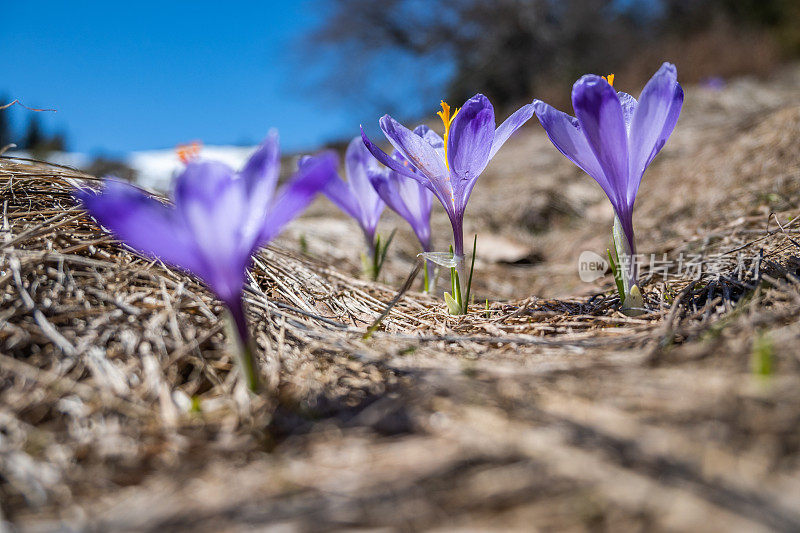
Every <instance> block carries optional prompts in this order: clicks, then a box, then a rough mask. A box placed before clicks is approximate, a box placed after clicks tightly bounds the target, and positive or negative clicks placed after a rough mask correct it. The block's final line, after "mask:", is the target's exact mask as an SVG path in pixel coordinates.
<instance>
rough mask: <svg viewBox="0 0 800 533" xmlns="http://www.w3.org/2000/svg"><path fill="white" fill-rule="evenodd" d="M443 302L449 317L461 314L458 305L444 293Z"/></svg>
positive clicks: (448, 294) (447, 293)
mask: <svg viewBox="0 0 800 533" xmlns="http://www.w3.org/2000/svg"><path fill="white" fill-rule="evenodd" d="M444 302H445V303H446V304H447V309H448V310H449V311H450V314H451V315H460V314H462V313H461V306H460V305H458V302H456V301H455V300H454V299H453V297H452V296H450V293H449V292H446V293H444Z"/></svg>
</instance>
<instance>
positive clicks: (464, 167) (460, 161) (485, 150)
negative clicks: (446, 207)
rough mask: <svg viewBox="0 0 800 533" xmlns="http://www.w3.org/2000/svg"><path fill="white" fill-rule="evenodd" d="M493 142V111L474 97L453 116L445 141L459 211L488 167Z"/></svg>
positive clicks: (481, 99)
mask: <svg viewBox="0 0 800 533" xmlns="http://www.w3.org/2000/svg"><path fill="white" fill-rule="evenodd" d="M493 140H494V108H493V107H492V104H491V103H490V102H489V99H488V98H486V97H485V96H483V95H482V94H476V95H475V96H473V97H472V98H470V99H469V100H467V101H466V103H465V104H464V106H463V107H462V108H461V110H460V111H459V112H458V114H457V115H456V116H455V118H454V119H453V123H452V124H451V125H450V133H449V135H448V137H447V158H448V159H449V162H450V170H451V171H452V173H453V174H455V178H456V179H455V180H454V183H453V184H452V186H453V190H454V192H455V196H456V203H457V205H458V206H459V209H463V208H464V207H465V206H466V204H467V200H468V198H469V193H470V192H471V191H472V187H473V186H474V184H475V180H477V179H478V176H480V174H481V172H483V169H485V168H486V165H487V164H488V163H489V153H490V152H491V149H492V141H493Z"/></svg>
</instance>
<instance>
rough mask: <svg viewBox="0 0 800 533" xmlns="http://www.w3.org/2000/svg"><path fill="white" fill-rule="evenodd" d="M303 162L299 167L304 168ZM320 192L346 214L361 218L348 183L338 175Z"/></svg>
mask: <svg viewBox="0 0 800 533" xmlns="http://www.w3.org/2000/svg"><path fill="white" fill-rule="evenodd" d="M306 164H308V163H305V164H304V165H303V167H301V169H303V168H305V165H306ZM322 193H323V194H324V195H325V196H327V197H328V199H329V200H330V201H331V202H333V203H334V204H335V205H336V207H338V208H339V209H341V210H342V211H344V212H345V213H346V214H347V215H348V216H350V217H352V218H355V219H356V220H360V219H361V206H360V205H359V204H358V200H356V198H355V196H354V195H353V192H352V191H351V189H350V187H349V186H348V184H347V183H346V182H345V181H344V180H343V179H342V178H340V177H339V176H337V177H336V179H332V180H330V181H329V182H328V183H327V184H326V185H325V187H323V189H322Z"/></svg>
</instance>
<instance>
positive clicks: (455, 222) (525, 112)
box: [361, 94, 533, 283]
mask: <svg viewBox="0 0 800 533" xmlns="http://www.w3.org/2000/svg"><path fill="white" fill-rule="evenodd" d="M439 116H440V117H441V118H442V122H443V123H444V138H442V137H439V135H437V134H436V133H434V132H433V131H432V130H430V129H427V128H426V129H424V130H419V129H418V130H417V131H411V130H409V129H408V128H406V127H404V126H403V125H401V124H400V123H399V122H397V121H396V120H394V119H393V118H392V117H390V116H389V115H384V116H383V117H382V118H381V119H380V126H381V130H383V133H384V135H386V138H387V139H388V140H389V142H390V143H391V144H392V146H394V148H395V149H396V150H397V151H398V152H399V153H400V155H402V156H403V158H405V160H407V161H408V162H409V163H410V164H411V166H405V165H404V164H403V163H401V162H400V161H399V160H397V159H395V158H393V157H390V156H389V155H387V154H386V153H385V152H383V151H382V150H381V149H380V148H378V147H377V146H375V144H373V143H372V141H370V140H369V138H367V136H366V134H365V133H364V129H363V128H362V129H361V138H362V139H363V141H364V144H365V145H366V147H367V148H368V149H369V151H370V152H371V153H372V155H374V156H375V158H376V159H377V160H378V161H380V162H381V163H383V164H384V165H386V166H387V167H389V168H390V169H392V170H394V171H395V172H397V173H398V174H400V175H401V176H405V177H407V178H411V179H413V180H416V181H418V182H419V183H421V184H423V185H424V186H426V187H427V188H428V189H430V191H431V192H432V193H433V195H434V196H436V198H437V199H438V200H439V202H441V204H442V206H443V207H444V209H445V211H446V212H447V216H448V217H449V218H450V224H451V225H452V227H453V251H454V254H455V260H456V263H457V265H458V270H459V277H460V279H461V280H462V283H463V280H464V275H463V263H464V210H465V209H466V207H467V202H468V201H469V197H470V194H471V193H472V189H473V188H474V187H475V183H476V182H477V180H478V177H480V175H481V172H483V170H484V169H485V168H486V165H487V164H488V163H489V160H490V159H491V158H492V157H494V155H495V154H496V153H497V151H498V150H499V149H500V147H501V146H502V145H503V144H504V143H505V142H506V141H507V140H508V138H509V137H510V136H511V134H513V133H514V132H515V131H516V130H517V129H518V128H519V127H520V126H522V125H523V124H524V123H525V122H527V121H528V119H530V118H531V117H532V116H533V105H531V104H528V105H526V106H523V107H522V108H521V109H519V110H518V111H516V112H515V113H514V114H513V115H511V116H510V117H509V118H508V119H507V120H506V121H505V122H503V123H502V124H501V125H500V127H498V128H497V129H495V116H494V108H493V107H492V104H491V103H490V102H489V99H488V98H486V97H485V96H484V95H482V94H476V95H475V96H473V97H472V98H470V99H469V100H467V101H466V103H464V106H463V107H462V108H461V109H457V110H456V111H455V113H453V115H452V116H451V115H450V106H449V105H447V104H446V103H445V102H442V111H440V112H439ZM411 167H413V168H411ZM415 169H416V171H415Z"/></svg>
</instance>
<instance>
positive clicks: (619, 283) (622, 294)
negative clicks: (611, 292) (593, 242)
mask: <svg viewBox="0 0 800 533" xmlns="http://www.w3.org/2000/svg"><path fill="white" fill-rule="evenodd" d="M611 246H612V247H613V248H614V255H617V247H616V246H614V245H613V244H612V245H611ZM606 253H607V254H608V262H609V263H610V264H611V274H612V275H613V276H614V283H616V284H617V294H619V301H620V303H625V285H624V284H623V283H622V278H620V277H619V276H618V275H617V272H618V270H617V263H616V262H615V261H614V258H613V257H612V255H611V250H609V249H608V248H606ZM617 261H619V257H617Z"/></svg>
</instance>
